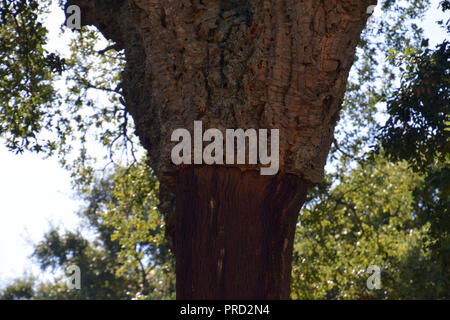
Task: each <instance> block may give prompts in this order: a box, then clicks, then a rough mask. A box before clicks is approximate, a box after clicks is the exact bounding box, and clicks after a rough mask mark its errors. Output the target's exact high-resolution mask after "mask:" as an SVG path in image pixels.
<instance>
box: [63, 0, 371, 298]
mask: <svg viewBox="0 0 450 320" xmlns="http://www.w3.org/2000/svg"><path fill="white" fill-rule="evenodd" d="M374 2H376V1H374V0H341V1H338V0H326V1H318V0H303V1H301V0H284V1H282V0H229V1H225V0H224V1H221V0H203V1H202V0H176V1H175V0H167V1H161V0H134V1H132V0H122V1H119V0H117V1H112V0H100V1H88V0H78V1H76V0H74V1H68V3H67V4H66V5H70V4H76V5H79V6H80V7H81V12H82V23H83V24H91V25H95V26H97V27H98V28H99V30H100V31H101V32H102V33H103V35H104V36H105V37H106V38H108V39H111V40H113V41H115V42H116V43H117V47H119V48H122V49H124V50H125V54H126V59H127V64H126V68H125V71H124V73H123V89H124V97H125V103H126V108H127V111H128V112H129V113H130V114H131V115H132V117H133V119H134V121H135V124H136V133H137V135H138V136H139V138H140V140H141V142H142V144H143V146H144V147H145V148H146V149H147V150H148V152H149V155H150V165H151V166H152V168H153V169H154V170H155V172H156V173H157V174H158V176H159V177H160V181H161V195H160V197H161V211H162V212H163V214H164V215H165V219H166V225H167V236H168V238H169V240H170V241H171V242H172V243H173V249H174V251H175V256H176V264H177V266H176V273H177V298H179V299H180V298H181V299H195V298H198V299H246V298H247V299H249V298H260V299H288V298H289V292H290V290H289V282H290V273H291V255H292V246H293V237H294V230H295V224H296V222H297V218H298V212H299V210H300V208H301V206H302V204H303V202H304V200H305V197H306V192H307V188H308V186H309V185H311V184H313V183H317V182H320V181H321V179H322V177H323V168H324V166H325V162H326V158H327V154H328V152H329V149H330V146H331V142H332V141H333V132H334V127H335V125H336V122H337V120H338V118H339V109H340V105H341V103H342V99H343V96H344V93H345V87H346V82H347V77H348V73H349V70H350V68H351V65H352V63H353V59H354V55H355V48H356V44H357V42H358V40H359V37H360V33H361V31H362V30H363V28H364V25H365V23H366V20H367V18H368V14H367V13H366V12H367V8H368V6H369V5H371V4H373V3H374ZM194 121H202V124H203V128H204V129H209V128H217V129H219V130H221V131H222V132H224V131H225V129H228V128H229V129H235V128H242V129H244V130H246V129H250V128H253V129H256V130H258V129H269V130H270V129H279V130H280V141H279V146H280V148H279V150H280V169H279V172H278V174H277V175H275V176H261V175H260V173H259V168H260V167H259V166H258V165H239V166H237V165H234V166H227V165H214V166H207V165H205V164H203V165H201V164H199V165H195V166H194V165H183V166H175V165H174V164H173V163H172V161H171V158H170V156H171V149H172V148H173V146H174V144H175V143H172V142H171V134H172V132H173V131H174V130H175V129H178V128H186V129H188V130H189V131H190V132H191V133H192V132H193V123H194ZM224 136H225V135H224Z"/></svg>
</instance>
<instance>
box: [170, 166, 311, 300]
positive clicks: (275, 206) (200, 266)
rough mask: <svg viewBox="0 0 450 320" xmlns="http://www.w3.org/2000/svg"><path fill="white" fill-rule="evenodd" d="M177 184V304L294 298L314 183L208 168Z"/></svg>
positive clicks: (189, 171) (182, 176) (189, 172)
mask: <svg viewBox="0 0 450 320" xmlns="http://www.w3.org/2000/svg"><path fill="white" fill-rule="evenodd" d="M176 185H177V186H176V199H177V200H176V201H177V209H176V218H175V219H176V220H175V225H176V229H175V249H176V250H175V252H176V274H177V298H179V299H288V298H289V294H290V276H291V260H292V245H293V239H294V233H295V225H296V223H297V217H298V213H299V208H300V206H301V205H302V204H303V202H304V200H305V197H306V191H307V185H308V184H307V182H305V181H304V180H302V179H299V178H298V177H296V176H294V175H284V174H280V175H277V176H273V177H272V176H261V175H259V172H257V171H253V170H252V171H241V170H240V169H238V168H226V167H206V166H204V167H189V168H186V169H183V170H181V171H180V172H179V174H178V175H177V179H176Z"/></svg>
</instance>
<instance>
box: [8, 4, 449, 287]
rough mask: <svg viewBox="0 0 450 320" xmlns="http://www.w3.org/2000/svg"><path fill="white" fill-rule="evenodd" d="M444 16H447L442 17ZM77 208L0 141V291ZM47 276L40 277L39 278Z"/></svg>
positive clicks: (55, 19) (63, 189)
mask: <svg viewBox="0 0 450 320" xmlns="http://www.w3.org/2000/svg"><path fill="white" fill-rule="evenodd" d="M54 2H55V1H54ZM431 2H432V8H431V10H430V11H429V13H428V14H427V17H426V19H425V20H424V21H423V25H422V27H423V28H424V29H425V36H427V37H429V38H430V45H431V47H434V46H435V45H436V44H438V43H441V42H442V41H443V39H444V37H445V33H443V31H442V30H441V29H440V28H439V27H438V26H437V24H436V23H435V20H437V19H438V18H439V17H443V13H442V12H441V11H440V10H437V6H438V3H439V0H432V1H431ZM375 14H376V12H375ZM445 18H446V19H449V18H450V17H449V15H448V14H447V15H446V17H445ZM63 21H64V15H63V12H62V10H60V9H59V8H57V7H56V6H54V7H53V10H52V13H51V15H50V17H49V19H48V20H47V21H46V25H47V27H48V28H49V29H50V33H49V39H50V42H49V47H51V48H52V50H55V49H57V50H58V51H60V52H62V53H64V51H66V52H67V46H66V43H67V39H62V38H60V37H59V27H60V25H61V24H62V22H63ZM81 204H82V202H81V201H80V200H77V199H75V198H74V192H73V190H72V188H71V178H70V173H69V172H68V171H66V170H64V169H62V168H61V167H60V165H59V163H58V161H57V159H56V158H50V159H43V158H42V156H39V155H36V154H31V153H24V154H21V155H15V154H14V153H11V152H9V151H8V150H7V149H6V147H5V146H4V143H3V141H1V140H0V221H1V222H0V288H1V287H3V286H4V285H5V284H6V283H7V282H9V281H11V280H12V279H14V278H16V277H20V276H22V275H23V274H24V273H25V272H31V273H33V274H35V275H39V274H40V272H39V268H38V266H37V265H36V264H34V263H33V261H32V260H31V258H30V255H31V253H32V252H33V244H35V243H37V242H39V241H40V240H41V239H42V238H43V235H44V233H45V232H46V231H48V230H49V228H50V226H51V225H53V226H58V227H59V228H60V229H61V230H64V229H66V230H74V229H75V227H76V226H77V224H78V222H79V220H78V217H77V215H76V214H75V213H76V211H77V210H78V209H79V208H80V205H81ZM49 276H50V275H49V274H45V275H42V277H44V278H45V279H49Z"/></svg>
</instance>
